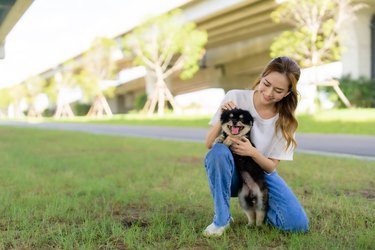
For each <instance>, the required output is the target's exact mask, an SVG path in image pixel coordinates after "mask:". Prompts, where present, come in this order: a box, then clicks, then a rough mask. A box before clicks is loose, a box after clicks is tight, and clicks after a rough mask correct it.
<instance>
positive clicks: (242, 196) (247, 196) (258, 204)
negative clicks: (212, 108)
mask: <svg viewBox="0 0 375 250" xmlns="http://www.w3.org/2000/svg"><path fill="white" fill-rule="evenodd" d="M220 121H221V128H222V132H221V134H220V135H219V136H218V137H217V138H216V139H215V142H214V143H224V144H225V145H227V146H228V147H230V146H231V144H232V142H231V140H230V137H234V138H238V139H241V140H243V139H244V138H247V139H248V140H249V141H250V131H251V128H252V126H253V122H254V119H253V117H252V116H251V114H250V113H249V112H248V111H246V110H242V109H232V110H225V111H223V113H222V114H221V117H220ZM250 142H251V141H250ZM252 145H253V144H252ZM253 146H254V145H253ZM232 154H233V158H234V162H235V166H236V168H237V170H238V172H239V173H240V175H241V178H242V187H241V188H240V190H239V192H238V200H239V203H240V206H241V208H242V209H243V210H244V212H245V214H246V216H247V218H248V220H249V225H254V224H255V225H256V226H260V225H262V224H263V222H264V218H265V215H266V210H267V204H268V188H267V186H266V183H265V179H264V172H263V170H262V168H261V167H260V166H259V165H258V164H257V163H256V162H255V161H254V160H253V159H252V158H251V157H248V156H241V155H237V154H235V153H233V152H232Z"/></svg>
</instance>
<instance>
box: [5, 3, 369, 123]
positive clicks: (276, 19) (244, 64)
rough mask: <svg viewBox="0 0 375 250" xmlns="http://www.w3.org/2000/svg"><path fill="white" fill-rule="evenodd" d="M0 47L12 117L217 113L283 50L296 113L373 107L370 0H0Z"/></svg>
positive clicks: (7, 114) (7, 115) (8, 114)
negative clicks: (290, 64) (291, 64)
mask: <svg viewBox="0 0 375 250" xmlns="http://www.w3.org/2000/svg"><path fill="white" fill-rule="evenodd" d="M0 44H1V46H0V56H1V58H2V59H1V60H0V87H1V89H0V110H1V112H0V114H1V117H3V118H22V117H25V116H26V117H55V118H57V119H58V118H63V117H74V116H86V115H87V116H92V117H103V116H113V115H117V114H129V113H131V114H134V113H146V114H148V115H153V114H155V113H157V114H158V115H159V116H162V115H164V114H165V113H171V112H172V113H174V114H189V115H207V114H212V113H213V112H215V111H216V109H217V107H218V105H219V103H220V101H221V99H222V98H223V97H224V94H225V92H226V91H228V90H229V89H243V88H245V89H247V88H250V87H251V84H252V82H253V81H254V80H255V79H256V77H257V76H258V75H259V74H260V72H261V71H262V69H263V67H264V66H265V65H266V64H267V62H268V61H269V60H270V59H271V58H273V57H276V56H281V55H286V56H289V57H291V58H293V59H294V60H296V61H297V62H298V63H299V64H300V65H301V67H302V68H303V71H302V75H301V79H300V81H299V86H298V88H299V89H298V90H299V92H300V94H301V99H300V104H299V107H298V112H300V113H309V114H313V113H314V112H316V110H321V109H332V108H350V107H360V108H374V107H375V80H374V78H375V2H374V1H370V0H367V1H350V0H334V1H326V0H319V1H318V0H317V1H307V0H303V1H296V0H289V1H283V0H231V1H227V0H163V1H147V0H138V1H135V2H134V1H121V0H109V1H105V2H104V1H98V0H95V1H93V0H66V1H57V0H35V1H32V0H18V1H16V0H2V1H0Z"/></svg>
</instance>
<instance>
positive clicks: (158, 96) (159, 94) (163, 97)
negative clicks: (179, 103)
mask: <svg viewBox="0 0 375 250" xmlns="http://www.w3.org/2000/svg"><path fill="white" fill-rule="evenodd" d="M166 101H167V102H169V103H170V104H171V106H172V109H173V110H175V109H176V104H175V102H174V99H173V95H172V93H171V92H170V90H169V89H168V87H167V85H166V84H165V82H164V80H163V79H159V80H158V81H157V84H156V86H155V89H154V91H153V92H152V94H151V96H150V98H149V99H148V100H147V102H146V104H145V106H144V107H143V111H146V112H147V115H152V114H153V113H154V111H155V108H156V104H157V105H158V116H163V115H164V107H165V102H166Z"/></svg>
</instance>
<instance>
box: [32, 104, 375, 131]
mask: <svg viewBox="0 0 375 250" xmlns="http://www.w3.org/2000/svg"><path fill="white" fill-rule="evenodd" d="M210 119H211V115H198V116H193V115H173V114H170V113H169V114H166V115H165V116H164V117H162V118H161V117H158V116H156V115H155V116H151V117H150V116H146V115H142V114H125V115H124V114H122V115H114V116H113V117H112V118H87V117H75V118H73V119H65V120H58V121H60V122H61V121H62V122H88V123H99V124H127V125H147V126H175V127H201V128H208V127H209V125H208V122H209V121H210ZM297 119H298V121H299V128H298V131H297V132H298V133H322V134H359V135H375V109H339V110H326V111H319V112H317V113H316V114H314V115H309V114H298V115H297ZM37 121H40V120H37ZM42 121H49V122H51V121H52V122H54V121H56V120H54V119H52V118H43V119H42Z"/></svg>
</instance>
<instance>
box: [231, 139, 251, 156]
mask: <svg viewBox="0 0 375 250" xmlns="http://www.w3.org/2000/svg"><path fill="white" fill-rule="evenodd" d="M231 140H232V146H231V147H230V148H231V150H232V151H233V153H235V154H238V155H242V156H250V157H253V156H254V155H255V153H256V148H255V147H254V146H253V145H251V143H250V141H249V139H247V138H245V137H243V138H241V139H237V138H231Z"/></svg>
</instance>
